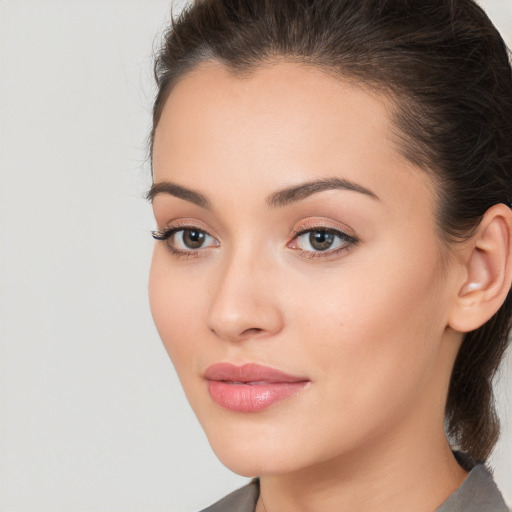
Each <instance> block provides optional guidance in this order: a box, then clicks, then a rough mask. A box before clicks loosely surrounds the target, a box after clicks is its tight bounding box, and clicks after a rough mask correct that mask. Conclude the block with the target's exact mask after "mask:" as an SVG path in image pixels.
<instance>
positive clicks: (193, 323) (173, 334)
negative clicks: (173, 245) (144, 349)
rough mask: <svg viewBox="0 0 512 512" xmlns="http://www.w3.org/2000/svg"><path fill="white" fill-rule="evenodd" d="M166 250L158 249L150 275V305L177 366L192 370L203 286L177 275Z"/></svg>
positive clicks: (180, 274) (159, 331) (168, 351)
mask: <svg viewBox="0 0 512 512" xmlns="http://www.w3.org/2000/svg"><path fill="white" fill-rule="evenodd" d="M168 259H169V257H168V255H167V254H166V251H165V249H164V248H162V247H158V246H157V247H155V250H154V253H153V260H152V263H151V270H150V274H149V302H150V306H151V313H152V315H153V320H154V322H155V326H156V328H157V330H158V333H159V335H160V338H161V339H162V342H163V344H164V346H165V348H166V350H167V353H168V354H169V356H170V358H171V360H172V362H173V364H174V366H175V367H176V369H177V370H178V371H180V369H181V367H182V366H184V365H185V366H188V364H189V363H190V361H192V359H193V357H192V356H193V354H194V353H195V351H196V350H197V346H198V340H199V338H198V337H197V336H195V335H194V332H195V330H196V329H197V327H198V326H199V325H201V312H202V310H203V309H204V308H203V306H202V294H201V293H200V289H198V286H199V284H200V283H197V282H194V281H189V282H187V281H188V280H187V279H186V278H185V277H184V276H183V274H182V273H180V272H177V271H176V270H174V271H173V269H172V266H171V265H170V264H169V262H168ZM180 373H181V372H180Z"/></svg>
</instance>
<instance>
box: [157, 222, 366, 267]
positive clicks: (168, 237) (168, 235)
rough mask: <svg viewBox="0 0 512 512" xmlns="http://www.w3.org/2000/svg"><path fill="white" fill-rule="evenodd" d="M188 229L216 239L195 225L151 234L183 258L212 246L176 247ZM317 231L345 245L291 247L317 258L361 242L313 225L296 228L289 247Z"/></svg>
mask: <svg viewBox="0 0 512 512" xmlns="http://www.w3.org/2000/svg"><path fill="white" fill-rule="evenodd" d="M187 230H188V231H197V232H199V233H201V234H203V235H206V236H207V237H210V238H212V239H213V240H215V239H214V238H213V237H212V236H211V235H210V234H209V233H208V232H206V231H204V230H202V229H199V228H197V227H195V226H175V227H171V228H169V229H165V230H162V231H152V232H151V235H152V237H153V238H154V239H155V240H157V241H159V242H164V243H165V246H166V248H167V249H168V250H169V252H170V253H171V254H172V255H173V256H176V257H178V258H183V257H184V258H195V257H198V256H199V253H200V252H201V251H204V250H206V249H209V248H210V247H200V248H198V249H196V250H194V249H189V250H181V249H178V248H177V247H176V245H175V244H173V243H172V238H173V236H174V235H176V234H177V233H179V232H180V231H183V232H184V231H187ZM315 232H317V233H324V234H327V235H332V236H334V237H336V238H338V239H339V240H341V241H342V242H343V245H342V246H341V247H338V248H336V249H326V250H324V251H322V250H319V251H314V250H304V249H300V248H296V247H291V248H292V249H294V250H296V251H297V252H299V253H300V255H301V256H302V257H303V258H306V259H316V258H329V257H333V256H337V255H339V254H342V253H344V252H346V251H349V250H350V249H351V248H352V247H353V246H355V245H357V244H358V243H359V239H358V238H356V237H355V236H352V235H349V234H347V233H345V232H343V231H340V230H338V229H333V228H328V227H324V226H311V227H307V228H303V229H299V230H296V231H295V230H294V231H293V233H292V240H291V242H289V243H288V244H287V247H289V245H290V243H292V242H293V243H297V240H298V239H299V237H301V236H303V235H305V234H308V233H310V234H311V233H315ZM310 236H311V235H310ZM217 244H218V242H217Z"/></svg>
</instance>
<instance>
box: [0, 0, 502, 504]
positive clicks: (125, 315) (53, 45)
mask: <svg viewBox="0 0 512 512" xmlns="http://www.w3.org/2000/svg"><path fill="white" fill-rule="evenodd" d="M175 4H176V8H177V9H179V2H175ZM482 4H483V6H484V7H485V8H487V9H488V11H489V13H490V14H491V15H492V17H493V18H494V19H495V21H496V23H497V25H498V26H499V27H501V30H502V31H503V32H504V33H505V35H506V36H507V37H508V41H509V44H510V43H511V42H512V2H511V0H501V1H499V0H488V1H485V2H482ZM169 11H170V2H169V1H168V0H165V1H164V0H88V1H86V2H78V1H76V2H75V1H69V0H3V1H2V0H0V511H1V512H28V511H30V512H43V511H51V512H71V511H84V512H85V511H86V512H100V511H112V512H114V511H123V512H130V511H146V512H153V511H155V512H157V511H164V510H165V511H175V512H180V511H181V512H186V511H187V512H192V511H195V510H199V509H201V508H202V507H203V506H206V505H207V504H209V503H211V502H213V501H214V500H215V499H217V498H219V497H220V496H222V495H223V494H226V493H227V492H228V491H229V490H231V489H233V488H235V487H237V486H239V485H241V484H242V483H243V482H245V479H243V478H240V477H238V476H236V475H233V474H232V473H230V472H229V471H228V470H227V469H225V468H224V467H223V466H222V465H221V464H220V463H219V462H218V461H217V460H216V458H215V457H214V455H213V454H212V453H211V450H210V448H209V446H208V444H207V441H206V439H205V436H204V434H203V433H202V431H201V429H200V427H199V426H198V424H197V422H196V420H195V418H194V417H193V414H192V413H191V411H190V409H189V407H188V404H187V403H186V401H185V399H184V396H183V394H182V391H181V388H180V386H179V383H178V381H177V379H176V377H175V375H174V372H173V369H172V366H171V364H170V362H169V361H168V358H167V355H166V353H165V351H164V349H163V347H162V345H161V343H160V340H159V339H158V336H157V334H156V331H155V329H154V327H153V324H152V320H151V315H150V312H149V307H148V303H147V290H146V288H147V284H146V282H147V274H148V268H149V262H150V256H151V248H152V240H151V238H150V235H149V231H150V229H152V228H153V222H152V219H151V211H150V207H149V205H148V204H147V203H146V201H145V200H144V199H143V194H144V192H145V191H146V189H147V188H148V186H149V183H150V178H149V166H148V165H147V162H145V158H146V153H145V150H146V148H145V142H146V137H147V134H148V132H149V129H150V110H151V103H152V99H153V94H154V88H153V84H152V75H151V72H152V71H151V65H152V51H153V46H154V45H155V44H156V43H155V41H156V42H157V41H158V40H159V39H158V38H156V34H157V33H160V32H161V31H162V29H163V28H164V27H165V24H166V22H167V21H168V19H169ZM511 366H512V364H511V361H510V360H509V362H508V364H507V365H505V367H504V372H503V376H502V378H501V381H500V383H499V397H500V407H501V413H502V417H503V418H504V429H505V431H504V434H503V437H502V440H501V442H500V445H499V446H498V448H497V450H496V452H495V456H494V457H493V459H492V463H493V465H494V466H495V469H496V471H495V474H496V479H497V480H498V482H499V484H500V486H501V488H502V490H503V492H504V494H505V495H506V497H507V499H508V501H509V502H511V503H512V412H511V409H512V393H511V392H510V388H511V383H512V370H511Z"/></svg>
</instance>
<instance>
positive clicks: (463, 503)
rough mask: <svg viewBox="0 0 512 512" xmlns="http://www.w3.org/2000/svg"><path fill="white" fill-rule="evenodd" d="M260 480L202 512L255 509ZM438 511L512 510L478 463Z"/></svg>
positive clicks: (252, 511)
mask: <svg viewBox="0 0 512 512" xmlns="http://www.w3.org/2000/svg"><path fill="white" fill-rule="evenodd" d="M258 496H259V482H258V479H256V478H255V479H254V480H252V481H251V483H249V484H248V485H246V486H245V487H242V488H241V489H238V490H237V491H235V492H233V493H231V494H229V495H228V496H226V497H225V498H223V499H221V500H220V501H218V502H217V503H215V505H212V506H211V507H208V508H206V509H204V510H203V511H202V512H254V509H255V508H256V502H257V501H258ZM436 512H512V511H509V509H508V508H507V506H506V505H505V502H504V501H503V497H502V496H501V494H500V491H499V490H498V488H497V487H496V484H495V483H494V480H493V479H492V476H491V474H490V473H489V471H488V470H487V469H486V468H485V466H484V465H482V464H479V465H478V466H475V467H474V468H473V469H472V470H471V471H470V472H469V474H468V476H467V477H466V479H465V480H464V482H463V484H462V485H461V486H460V487H459V488H458V489H457V490H456V491H455V492H454V493H453V494H452V495H450V496H449V497H448V499H447V500H446V501H445V502H444V503H443V504H442V505H441V506H440V507H439V508H438V509H437V510H436Z"/></svg>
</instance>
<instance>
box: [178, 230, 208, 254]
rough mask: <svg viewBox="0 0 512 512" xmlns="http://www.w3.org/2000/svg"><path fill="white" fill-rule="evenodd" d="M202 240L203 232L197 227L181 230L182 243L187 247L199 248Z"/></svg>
mask: <svg viewBox="0 0 512 512" xmlns="http://www.w3.org/2000/svg"><path fill="white" fill-rule="evenodd" d="M203 242H204V233H203V232H202V231H198V230H197V229H185V230H184V232H183V243H184V244H185V245H186V246H187V247H188V248H189V249H199V247H201V245H203Z"/></svg>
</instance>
